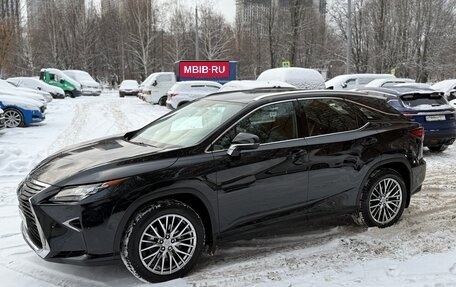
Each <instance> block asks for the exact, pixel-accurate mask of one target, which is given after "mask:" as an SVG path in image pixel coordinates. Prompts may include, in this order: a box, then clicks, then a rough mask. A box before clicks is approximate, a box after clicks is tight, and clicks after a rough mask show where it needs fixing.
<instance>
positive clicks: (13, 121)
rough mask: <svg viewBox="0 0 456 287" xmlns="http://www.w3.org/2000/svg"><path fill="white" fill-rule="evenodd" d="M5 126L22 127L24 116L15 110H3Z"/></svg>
mask: <svg viewBox="0 0 456 287" xmlns="http://www.w3.org/2000/svg"><path fill="white" fill-rule="evenodd" d="M4 116H5V126H6V127H7V128H16V127H21V126H23V125H24V124H25V123H24V116H23V115H22V113H21V112H20V111H18V110H16V109H5V113H4Z"/></svg>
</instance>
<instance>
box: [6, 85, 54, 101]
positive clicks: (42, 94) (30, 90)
mask: <svg viewBox="0 0 456 287" xmlns="http://www.w3.org/2000/svg"><path fill="white" fill-rule="evenodd" d="M6 81H7V82H8V83H9V84H11V85H13V86H15V87H16V88H17V90H18V91H22V92H27V93H34V94H38V95H41V96H43V97H44V99H45V100H46V102H47V103H49V102H52V95H51V94H50V93H48V92H45V91H39V90H35V89H30V88H24V87H21V86H19V85H17V84H15V83H13V82H10V81H8V80H6Z"/></svg>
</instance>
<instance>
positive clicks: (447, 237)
mask: <svg viewBox="0 0 456 287" xmlns="http://www.w3.org/2000/svg"><path fill="white" fill-rule="evenodd" d="M166 112H167V109H166V108H163V107H159V106H152V105H150V104H147V103H145V102H142V101H140V100H138V99H137V98H129V97H127V98H122V99H121V98H119V97H118V96H116V94H115V93H104V94H102V95H101V96H100V97H79V98H76V99H64V100H54V101H53V102H52V103H50V104H49V107H48V111H47V114H46V117H47V118H46V120H45V121H44V122H43V123H42V124H41V125H40V126H33V127H28V128H17V129H8V130H3V131H0V259H1V260H0V278H1V279H0V280H1V283H0V284H1V286H27V287H29V286H34V287H35V286H37V287H38V286H141V285H143V284H142V283H141V282H139V281H138V280H136V279H135V278H134V277H133V276H132V275H131V274H130V273H129V272H128V271H127V270H126V269H125V268H124V267H123V265H122V263H121V262H119V263H118V264H115V265H109V266H101V267H82V266H72V265H63V264H56V263H49V262H45V261H43V260H42V259H40V258H39V257H38V256H37V255H35V253H34V252H33V251H32V250H31V249H30V248H29V247H28V246H27V245H26V243H25V242H24V240H23V239H22V236H21V235H20V231H19V223H20V219H19V215H18V212H17V199H16V187H17V185H18V183H19V182H20V181H21V180H22V178H23V177H24V176H25V175H26V174H27V173H28V172H29V170H30V169H31V168H32V167H33V166H34V165H35V164H37V163H38V162H39V161H40V160H41V159H43V158H44V157H46V156H48V155H49V154H51V153H53V152H55V151H57V150H58V149H61V148H63V147H65V146H67V145H71V144H75V143H78V142H81V141H85V140H89V139H93V138H97V137H102V136H106V135H110V134H116V133H119V132H125V131H129V130H132V129H135V128H138V127H141V126H143V125H144V124H146V123H148V122H150V121H151V120H152V119H154V118H156V117H158V116H160V115H162V114H164V113H166ZM425 156H426V160H427V162H428V170H427V177H426V181H425V184H424V186H423V190H422V191H421V192H420V193H418V194H417V195H415V196H414V197H413V198H412V203H411V206H410V208H408V209H407V210H406V211H405V212H404V215H403V218H402V220H401V221H400V222H399V223H398V224H396V225H394V226H392V227H390V228H386V229H377V228H370V229H367V228H362V227H358V226H355V225H354V224H351V223H350V222H349V221H347V220H346V219H345V218H340V219H328V220H325V221H322V222H318V223H316V222H307V221H302V222H300V223H294V224H293V225H290V226H289V227H288V228H274V232H273V233H271V230H269V231H268V232H262V233H259V234H257V235H255V236H254V237H253V238H254V239H252V238H251V237H247V238H242V239H238V240H237V241H232V242H226V243H221V244H220V246H219V248H218V250H217V252H216V254H215V255H214V256H207V255H205V256H203V257H202V258H201V260H200V263H199V264H198V266H197V267H196V268H195V269H194V271H193V272H192V273H191V274H190V275H189V276H187V277H186V278H184V279H179V280H175V281H173V282H168V283H163V284H157V286H267V287H269V286H284V287H288V286H456V243H455V241H456V222H455V221H456V176H455V170H454V168H456V147H450V148H449V149H448V150H447V151H445V152H444V153H442V154H439V155H435V154H430V153H426V155H425ZM154 286H155V285H154Z"/></svg>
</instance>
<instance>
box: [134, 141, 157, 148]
mask: <svg viewBox="0 0 456 287" xmlns="http://www.w3.org/2000/svg"><path fill="white" fill-rule="evenodd" d="M128 142H131V143H132V144H136V145H140V146H150V147H156V146H154V145H151V144H148V143H145V142H136V141H128Z"/></svg>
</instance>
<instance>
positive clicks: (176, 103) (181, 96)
mask: <svg viewBox="0 0 456 287" xmlns="http://www.w3.org/2000/svg"><path fill="white" fill-rule="evenodd" d="M221 87H222V85H220V84H219V83H217V82H212V81H184V82H177V83H175V84H174V85H173V86H172V87H171V89H169V91H168V99H167V100H166V106H167V107H168V108H170V109H177V108H178V107H180V106H182V105H185V104H187V103H189V102H192V101H194V100H196V99H199V98H202V97H205V96H207V95H209V94H212V93H215V92H218V91H219V89H220V88H221Z"/></svg>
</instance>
